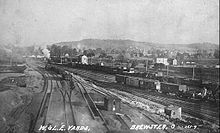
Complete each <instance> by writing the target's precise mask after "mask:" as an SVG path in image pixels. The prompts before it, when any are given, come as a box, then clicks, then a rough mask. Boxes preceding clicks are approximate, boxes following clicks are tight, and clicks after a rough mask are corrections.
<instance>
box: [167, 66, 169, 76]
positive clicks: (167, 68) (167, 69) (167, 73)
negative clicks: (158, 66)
mask: <svg viewBox="0 0 220 133" xmlns="http://www.w3.org/2000/svg"><path fill="white" fill-rule="evenodd" d="M168 66H169V65H167V76H168V70H169V68H168Z"/></svg>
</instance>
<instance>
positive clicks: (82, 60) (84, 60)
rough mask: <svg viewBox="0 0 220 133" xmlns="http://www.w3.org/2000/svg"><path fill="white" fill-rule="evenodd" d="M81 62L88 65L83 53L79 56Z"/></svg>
mask: <svg viewBox="0 0 220 133" xmlns="http://www.w3.org/2000/svg"><path fill="white" fill-rule="evenodd" d="M81 63H82V64H86V65H88V57H87V56H85V55H83V56H82V57H81Z"/></svg>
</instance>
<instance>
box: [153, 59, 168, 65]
mask: <svg viewBox="0 0 220 133" xmlns="http://www.w3.org/2000/svg"><path fill="white" fill-rule="evenodd" d="M156 63H162V64H164V65H169V63H168V59H167V58H156Z"/></svg>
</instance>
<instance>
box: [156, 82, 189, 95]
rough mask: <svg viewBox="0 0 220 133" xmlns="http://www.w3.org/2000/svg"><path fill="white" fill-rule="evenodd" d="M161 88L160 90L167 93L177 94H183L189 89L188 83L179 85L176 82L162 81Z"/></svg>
mask: <svg viewBox="0 0 220 133" xmlns="http://www.w3.org/2000/svg"><path fill="white" fill-rule="evenodd" d="M160 84H161V89H160V91H161V92H162V93H165V94H171V95H176V96H183V94H185V93H186V92H187V91H188V88H187V86H186V85H179V84H174V83H166V82H161V83H160Z"/></svg>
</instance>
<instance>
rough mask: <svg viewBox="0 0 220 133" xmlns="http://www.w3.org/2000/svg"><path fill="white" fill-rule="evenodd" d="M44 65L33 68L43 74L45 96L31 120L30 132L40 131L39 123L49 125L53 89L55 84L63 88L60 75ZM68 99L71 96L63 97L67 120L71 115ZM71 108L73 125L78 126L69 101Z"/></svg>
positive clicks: (42, 132)
mask: <svg viewBox="0 0 220 133" xmlns="http://www.w3.org/2000/svg"><path fill="white" fill-rule="evenodd" d="M42 67H43V66H39V67H38V68H33V69H34V70H36V71H38V72H39V73H40V74H41V75H42V76H43V79H44V86H43V90H42V93H43V96H42V100H41V103H40V107H39V110H38V111H37V115H36V117H35V118H34V119H33V120H32V122H31V125H30V128H29V133H34V132H39V131H36V130H38V129H37V128H39V127H38V126H39V123H40V125H47V124H48V123H47V113H48V109H49V107H50V99H51V98H50V97H51V94H52V89H53V87H54V86H57V87H58V88H62V87H61V84H59V82H58V80H57V79H59V76H58V75H57V74H55V73H53V72H47V71H45V70H44V69H42ZM54 79H55V80H54ZM59 91H60V90H59ZM66 99H67V100H69V101H71V98H66V97H63V104H64V105H65V106H64V109H63V110H64V115H65V120H66V122H67V118H70V117H69V116H67V112H66V111H67V108H68V106H66V105H67V102H66ZM69 109H70V110H71V113H72V114H71V116H72V119H71V125H73V126H76V122H75V118H74V113H73V108H72V106H71V102H69ZM68 122H69V121H68ZM37 123H38V124H37ZM69 123H70V122H69ZM66 124H67V123H66ZM47 132H49V130H46V131H43V130H42V131H41V133H47ZM53 132H55V133H56V132H60V131H53ZM64 132H65V133H70V132H71V133H72V132H74V133H78V131H75V130H73V131H68V130H65V131H64Z"/></svg>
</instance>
